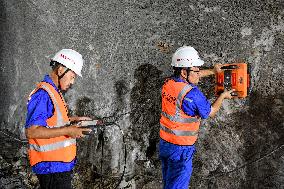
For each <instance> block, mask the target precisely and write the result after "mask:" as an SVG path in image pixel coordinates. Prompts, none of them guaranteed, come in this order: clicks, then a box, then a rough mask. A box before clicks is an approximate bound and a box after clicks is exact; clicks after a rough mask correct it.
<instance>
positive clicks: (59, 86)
mask: <svg viewBox="0 0 284 189" xmlns="http://www.w3.org/2000/svg"><path fill="white" fill-rule="evenodd" d="M69 70H70V69H69V68H66V70H65V71H64V73H63V74H61V75H60V76H59V75H57V77H58V88H59V89H60V90H61V85H60V79H62V78H63V77H64V75H65V74H66V73H67V72H68V71H69Z"/></svg>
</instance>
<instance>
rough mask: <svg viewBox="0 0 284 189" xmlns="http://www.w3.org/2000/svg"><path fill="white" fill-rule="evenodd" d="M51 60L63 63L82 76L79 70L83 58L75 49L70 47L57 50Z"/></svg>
mask: <svg viewBox="0 0 284 189" xmlns="http://www.w3.org/2000/svg"><path fill="white" fill-rule="evenodd" d="M51 60H52V61H55V62H58V63H60V64H62V65H64V66H65V67H67V68H69V69H70V70H72V71H74V72H75V73H76V74H77V75H79V76H80V77H82V74H81V70H82V67H83V62H84V60H83V58H82V55H81V54H80V53H78V52H77V51H74V50H72V49H62V50H60V51H58V52H57V53H56V54H55V55H54V57H53V58H52V59H51Z"/></svg>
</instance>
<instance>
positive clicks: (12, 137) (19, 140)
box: [0, 130, 28, 144]
mask: <svg viewBox="0 0 284 189" xmlns="http://www.w3.org/2000/svg"><path fill="white" fill-rule="evenodd" d="M0 133H2V134H4V135H5V136H7V137H9V138H11V139H13V140H14V141H17V142H20V143H23V144H28V140H21V139H19V138H17V137H14V136H11V135H9V134H7V132H5V131H3V130H0Z"/></svg>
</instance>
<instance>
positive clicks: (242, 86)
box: [215, 62, 250, 98]
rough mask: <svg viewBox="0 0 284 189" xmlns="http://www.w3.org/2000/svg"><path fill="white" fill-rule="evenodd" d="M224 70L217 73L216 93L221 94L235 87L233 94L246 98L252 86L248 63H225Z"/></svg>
mask: <svg viewBox="0 0 284 189" xmlns="http://www.w3.org/2000/svg"><path fill="white" fill-rule="evenodd" d="M221 69H222V72H220V73H217V74H216V86H215V94H216V95H217V96H219V95H220V94H221V93H222V92H224V90H225V89H226V90H231V89H235V91H234V92H233V93H232V96H236V97H238V98H245V97H246V96H247V95H248V91H249V87H250V76H249V73H248V65H247V64H246V63H244V62H242V63H232V64H224V66H222V67H221Z"/></svg>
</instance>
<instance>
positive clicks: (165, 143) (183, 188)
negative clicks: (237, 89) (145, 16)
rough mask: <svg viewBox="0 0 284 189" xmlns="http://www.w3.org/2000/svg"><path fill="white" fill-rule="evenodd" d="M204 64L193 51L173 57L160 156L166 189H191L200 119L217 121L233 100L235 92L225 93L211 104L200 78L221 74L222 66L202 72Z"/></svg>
mask: <svg viewBox="0 0 284 189" xmlns="http://www.w3.org/2000/svg"><path fill="white" fill-rule="evenodd" d="M203 64H204V61H203V60H201V59H200V57H199V55H198V52H197V51H196V50H195V49H194V48H193V47H190V46H184V47H181V48H179V49H177V50H176V52H175V53H174V55H173V57H172V66H173V70H174V75H173V76H171V77H170V78H167V79H166V81H165V83H164V85H163V87H162V113H161V119H160V151H159V153H160V155H159V156H160V159H161V161H162V174H163V184H164V187H163V188H164V189H188V186H189V182H190V177H191V173H192V159H193V155H194V153H195V146H194V143H195V141H196V140H197V137H198V131H199V126H200V119H206V118H208V117H213V116H214V115H215V114H216V112H217V111H218V110H219V109H220V107H221V104H222V102H223V100H224V99H231V98H232V95H231V93H232V92H233V90H231V91H225V92H223V93H222V94H221V95H220V96H219V97H218V98H217V100H216V101H215V102H214V103H213V104H212V105H211V104H210V102H209V101H208V100H207V99H206V97H205V96H204V95H203V93H202V92H201V91H200V90H199V89H198V87H197V86H196V85H197V83H198V82H199V78H201V77H204V76H208V75H212V74H215V73H216V72H220V71H221V70H220V68H221V65H220V64H217V65H215V66H214V69H212V70H200V69H199V67H200V66H202V65H203Z"/></svg>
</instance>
